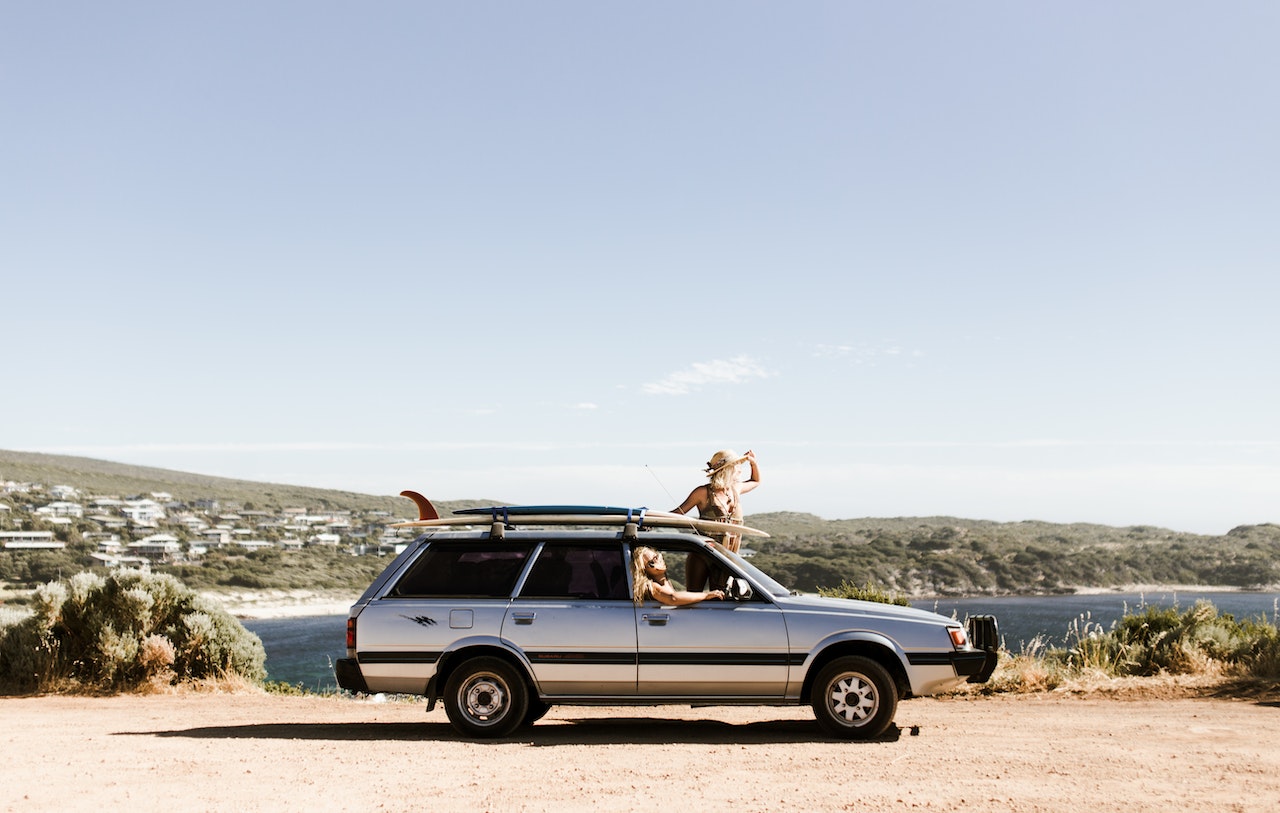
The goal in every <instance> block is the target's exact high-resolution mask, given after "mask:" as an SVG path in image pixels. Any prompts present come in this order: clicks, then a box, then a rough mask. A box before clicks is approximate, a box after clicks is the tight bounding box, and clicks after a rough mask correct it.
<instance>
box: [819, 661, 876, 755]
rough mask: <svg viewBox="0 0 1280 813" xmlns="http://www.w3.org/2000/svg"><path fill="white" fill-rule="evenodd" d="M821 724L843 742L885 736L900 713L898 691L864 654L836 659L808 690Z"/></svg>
mask: <svg viewBox="0 0 1280 813" xmlns="http://www.w3.org/2000/svg"><path fill="white" fill-rule="evenodd" d="M809 702H810V704H811V705H812V706H813V714H814V716H815V717H817V718H818V725H820V726H822V728H823V730H825V731H826V732H827V733H828V734H831V735H833V736H836V737H840V738H841V739H851V740H869V739H872V738H873V737H878V736H880V735H881V734H883V733H884V731H885V729H887V728H888V727H889V724H890V723H892V722H893V715H894V714H895V713H896V712H897V710H898V690H897V687H896V686H894V683H893V678H892V677H890V676H889V672H888V671H887V670H886V669H885V668H884V667H883V666H881V665H880V664H878V663H876V662H875V661H873V660H871V659H870V658H866V657H862V656H861V655H849V656H846V657H843V658H836V659H835V660H834V661H832V662H831V663H829V664H827V665H826V666H824V667H823V668H822V671H820V672H819V673H818V677H817V679H816V680H814V681H813V687H812V688H811V689H810V691H809Z"/></svg>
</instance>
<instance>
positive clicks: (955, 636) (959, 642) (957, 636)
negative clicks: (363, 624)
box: [347, 618, 969, 649]
mask: <svg viewBox="0 0 1280 813" xmlns="http://www.w3.org/2000/svg"><path fill="white" fill-rule="evenodd" d="M351 620H352V621H355V619H354V618H353V619H351ZM947 632H948V633H950V634H951V643H952V645H954V646H955V648H956V649H964V648H965V647H967V646H969V636H968V635H966V634H965V632H964V627H947ZM355 634H356V633H355V627H353V626H351V625H350V624H348V625H347V641H348V643H347V646H355V644H354V643H351V642H352V641H354V640H355Z"/></svg>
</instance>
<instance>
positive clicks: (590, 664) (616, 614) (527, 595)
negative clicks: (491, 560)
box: [502, 539, 636, 697]
mask: <svg viewBox="0 0 1280 813" xmlns="http://www.w3.org/2000/svg"><path fill="white" fill-rule="evenodd" d="M502 635H503V638H504V639H506V640H507V641H508V642H510V643H511V644H512V645H513V646H515V647H517V648H518V649H520V650H521V651H522V652H523V653H524V655H525V657H526V658H527V659H528V661H529V664H530V666H531V668H532V669H533V675H534V679H535V680H536V681H537V683H538V687H539V690H540V691H541V693H542V694H543V695H545V696H547V697H610V696H620V697H626V696H631V695H634V694H635V690H636V608H635V604H634V603H633V602H632V601H631V597H630V593H629V590H628V585H627V575H626V567H625V552H624V549H623V546H622V543H621V542H619V541H617V540H616V539H612V540H604V541H600V542H595V543H585V544H584V543H582V542H550V541H549V542H544V543H543V544H542V546H541V547H540V549H539V551H538V553H537V558H536V559H535V561H534V563H533V565H532V566H531V567H530V569H529V575H528V576H527V577H526V578H525V580H524V583H523V584H522V585H521V586H520V592H519V594H518V595H517V596H516V598H515V600H514V601H512V602H511V606H510V607H509V608H508V611H507V617H506V619H505V621H504V622H503V625H502Z"/></svg>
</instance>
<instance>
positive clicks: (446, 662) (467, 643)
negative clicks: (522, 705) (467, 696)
mask: <svg viewBox="0 0 1280 813" xmlns="http://www.w3.org/2000/svg"><path fill="white" fill-rule="evenodd" d="M473 653H474V654H475V655H479V654H488V655H497V656H499V657H503V658H506V659H507V660H510V661H512V662H513V663H514V664H515V665H516V666H518V667H519V669H520V671H521V672H522V673H523V674H524V677H525V679H526V680H527V681H529V685H530V686H532V687H533V691H534V692H535V693H538V692H540V691H541V689H540V687H539V686H538V682H537V680H535V679H534V677H533V666H532V664H530V663H529V659H528V658H527V657H525V654H524V652H523V650H520V649H518V648H517V647H514V646H512V645H511V642H510V641H507V640H506V639H504V638H501V637H499V636H497V635H470V636H467V637H466V638H459V639H457V640H455V641H454V642H453V643H452V644H450V645H449V646H448V648H446V649H445V650H443V651H442V652H441V653H440V660H439V661H437V662H436V671H435V674H434V675H432V676H431V680H430V681H428V682H427V689H426V692H425V694H426V698H427V704H428V706H427V710H428V711H431V710H432V709H433V708H434V707H435V702H436V699H437V698H438V697H439V694H440V684H441V682H442V680H441V676H442V675H445V674H448V672H449V670H451V669H452V668H453V667H454V666H455V665H456V664H458V663H460V662H461V661H462V660H463V659H465V658H467V657H471V656H472V654H473Z"/></svg>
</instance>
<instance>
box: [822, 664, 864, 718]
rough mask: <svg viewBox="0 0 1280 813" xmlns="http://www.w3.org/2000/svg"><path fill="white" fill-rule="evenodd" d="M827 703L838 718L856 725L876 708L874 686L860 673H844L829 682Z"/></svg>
mask: <svg viewBox="0 0 1280 813" xmlns="http://www.w3.org/2000/svg"><path fill="white" fill-rule="evenodd" d="M827 705H828V706H829V707H830V708H831V713H832V714H833V715H835V717H836V718H837V719H838V720H841V721H843V722H844V723H846V724H848V725H851V726H856V725H862V724H863V723H865V722H866V721H867V720H868V719H869V718H870V717H871V715H872V714H874V713H875V710H876V687H875V686H873V685H872V684H871V682H870V681H868V680H867V679H866V678H864V677H863V676H862V675H857V674H852V673H850V674H845V675H841V676H840V677H839V678H837V679H836V680H834V681H832V682H831V688H830V690H829V691H828V693H827Z"/></svg>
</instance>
